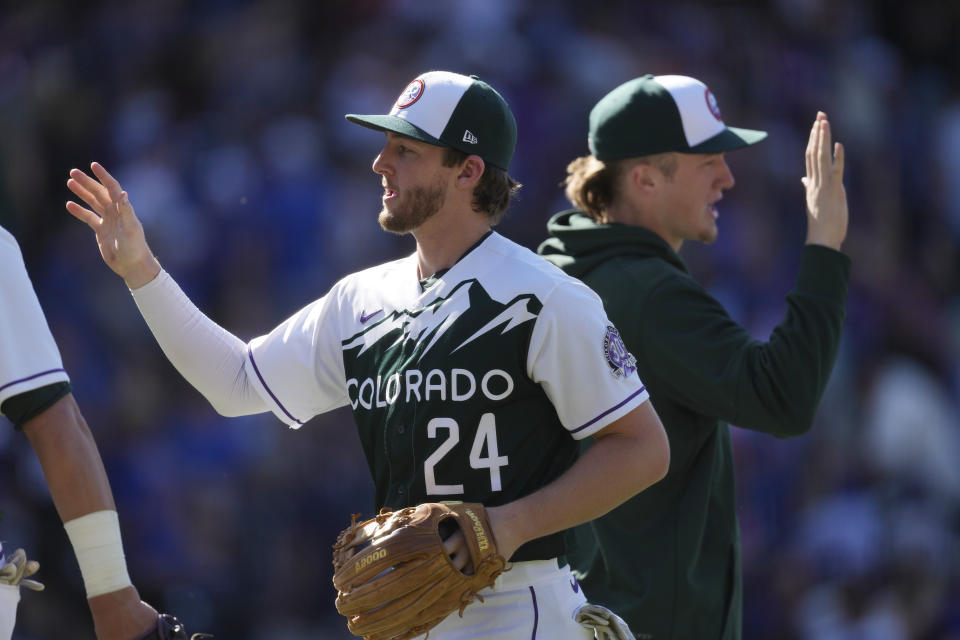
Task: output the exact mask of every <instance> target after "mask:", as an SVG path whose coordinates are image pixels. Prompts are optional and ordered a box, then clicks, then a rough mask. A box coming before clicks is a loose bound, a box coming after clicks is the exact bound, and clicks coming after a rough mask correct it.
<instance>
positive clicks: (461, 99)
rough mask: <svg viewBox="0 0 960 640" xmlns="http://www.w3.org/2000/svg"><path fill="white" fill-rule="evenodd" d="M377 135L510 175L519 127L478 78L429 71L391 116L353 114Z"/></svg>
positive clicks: (504, 104) (402, 97)
mask: <svg viewBox="0 0 960 640" xmlns="http://www.w3.org/2000/svg"><path fill="white" fill-rule="evenodd" d="M346 118H347V120H349V121H350V122H353V123H356V124H359V125H361V126H364V127H367V128H370V129H375V130H377V131H393V132H394V133H400V134H403V135H405V136H409V137H410V138H414V139H415V140H420V141H422V142H427V143H429V144H435V145H438V146H442V147H453V148H454V149H459V150H460V151H463V152H465V153H469V154H476V155H478V156H480V157H481V158H483V160H484V162H489V163H490V164H492V165H494V166H496V167H499V168H501V169H503V170H504V171H506V170H507V169H508V168H509V167H510V160H511V159H512V158H513V152H514V149H515V148H516V146H517V122H516V120H515V119H514V117H513V113H512V112H511V111H510V107H509V106H508V105H507V102H506V100H504V99H503V97H502V96H501V95H500V94H499V93H497V92H496V90H494V88H493V87H491V86H490V85H488V84H487V83H486V82H483V81H482V80H480V79H479V78H477V77H476V76H464V75H460V74H459V73H451V72H449V71H429V72H427V73H424V74H422V75H420V76H418V77H416V78H414V79H413V81H411V82H410V84H408V85H407V87H406V88H405V89H404V90H403V92H401V93H400V97H399V98H397V101H396V102H395V103H394V105H393V108H392V109H391V110H390V113H389V114H387V115H357V114H354V113H348V114H347V115H346Z"/></svg>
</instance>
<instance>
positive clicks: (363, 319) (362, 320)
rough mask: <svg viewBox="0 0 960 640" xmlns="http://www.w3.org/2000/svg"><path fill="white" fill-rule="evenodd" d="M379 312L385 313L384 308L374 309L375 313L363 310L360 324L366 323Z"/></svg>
mask: <svg viewBox="0 0 960 640" xmlns="http://www.w3.org/2000/svg"><path fill="white" fill-rule="evenodd" d="M378 313H383V309H377V310H376V311H374V312H373V313H369V314H367V313H364V312H363V311H361V312H360V324H366V323H367V320H369V319H370V318H372V317H373V316H375V315H377V314H378Z"/></svg>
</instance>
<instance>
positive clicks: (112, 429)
mask: <svg viewBox="0 0 960 640" xmlns="http://www.w3.org/2000/svg"><path fill="white" fill-rule="evenodd" d="M958 26H960V3H957V2H948V1H942V0H915V1H913V2H897V1H894V0H883V1H868V0H849V1H845V2H830V1H829V0H775V1H770V2H759V1H758V2H751V3H733V2H706V1H704V2H701V3H695V2H687V1H677V2H670V3H653V2H649V3H648V2H639V1H635V0H621V1H609V2H603V3H596V2H594V3H588V2H581V1H577V0H563V1H553V2H547V1H545V0H544V1H539V0H482V1H480V2H457V1H454V0H429V1H427V0H423V1H421V0H394V1H390V0H352V1H351V2H308V1H306V0H304V1H302V2H296V1H294V0H269V1H268V0H260V1H255V0H208V1H197V2H187V1H185V0H182V1H181V0H131V1H128V2H110V3H104V2H84V3H79V2H67V1H66V0H32V1H31V2H21V3H15V2H5V3H2V4H0V225H2V226H4V227H6V228H7V229H8V230H10V231H11V232H12V233H13V234H14V235H15V236H16V237H17V238H18V239H19V241H20V243H21V245H22V247H23V251H24V255H25V260H26V263H27V267H28V269H29V271H30V273H31V276H32V278H33V282H34V285H35V287H36V290H37V293H38V295H39V298H40V300H41V303H42V304H43V306H44V308H45V310H46V313H47V317H48V319H49V322H50V325H51V327H52V330H53V333H54V336H55V337H56V339H57V341H58V343H59V345H60V348H61V351H62V354H63V359H64V363H65V366H66V368H67V370H68V371H69V373H70V375H71V377H72V381H73V385H74V393H75V395H76V397H77V399H78V402H79V404H80V406H81V407H82V409H83V411H84V413H85V415H86V418H87V420H88V422H89V423H90V425H91V427H92V429H93V431H94V433H95V435H96V438H97V440H98V443H99V446H100V449H101V452H102V454H103V457H104V459H105V463H106V466H107V470H108V473H109V475H110V479H111V481H112V483H113V489H114V492H115V495H116V499H117V503H118V505H119V511H120V518H121V523H122V527H123V532H124V536H125V547H126V552H127V558H128V561H129V565H130V571H131V575H132V577H133V579H134V582H135V584H136V585H137V586H138V587H139V589H140V592H141V595H142V596H143V597H144V598H145V599H147V600H148V601H150V602H151V603H152V604H154V605H155V606H157V607H158V608H160V609H162V610H166V611H170V612H173V613H175V614H176V615H178V616H179V617H180V618H181V619H182V620H183V621H184V622H186V624H187V626H188V628H189V629H190V630H191V631H210V632H214V633H216V634H217V638H224V639H227V640H245V639H256V640H264V639H266V640H307V639H327V638H329V639H342V638H348V637H350V636H349V635H348V634H347V632H346V630H345V625H344V622H343V620H342V619H341V618H340V617H339V616H338V615H337V614H336V611H335V609H334V607H333V598H334V590H333V588H332V585H331V583H330V575H331V562H330V545H331V544H332V543H333V541H334V539H335V537H336V534H337V532H339V530H340V529H341V528H342V527H343V526H344V525H345V524H346V523H348V522H349V519H350V514H351V513H355V512H363V513H364V514H365V515H370V514H371V511H372V508H373V507H372V488H371V483H370V480H369V477H368V473H367V468H366V463H365V462H364V460H363V458H362V456H361V452H360V447H359V441H358V439H357V437H356V435H355V432H354V428H353V425H352V421H351V416H350V414H349V413H348V412H344V411H337V412H334V413H332V414H328V415H325V416H321V417H318V418H316V419H314V420H313V421H311V422H310V423H308V424H307V425H305V426H304V427H303V428H302V429H300V430H298V431H294V430H290V429H288V428H287V427H285V426H284V425H282V424H281V423H280V422H279V421H278V420H276V419H275V418H274V417H272V416H271V415H261V416H252V417H247V418H239V419H227V418H222V417H220V416H218V415H217V414H216V413H215V412H214V411H213V410H212V409H211V408H210V407H209V405H208V404H207V403H206V401H205V400H204V399H203V398H202V397H201V396H200V395H199V394H198V393H197V392H196V391H194V390H193V389H192V388H191V387H189V386H188V385H187V384H186V383H185V382H184V381H183V380H182V379H181V378H180V376H179V375H178V374H177V373H176V372H175V370H174V369H173V368H172V367H171V366H170V365H169V364H168V362H167V361H166V359H165V358H164V356H163V355H162V353H161V352H160V350H159V348H158V347H157V346H156V344H155V342H154V340H153V338H152V337H151V336H150V334H149V332H148V330H147V328H146V326H145V325H144V323H143V322H142V320H141V319H140V317H139V314H138V312H137V310H136V308H135V305H134V304H133V302H132V300H131V298H130V296H129V294H128V292H127V290H126V288H125V287H124V285H123V282H122V281H121V280H120V279H119V278H118V277H117V276H115V275H114V274H113V273H111V272H110V271H109V270H108V269H107V268H106V267H105V266H104V265H103V263H102V262H101V259H100V257H99V254H98V252H97V249H96V246H95V243H94V240H93V235H92V234H91V233H90V231H89V230H88V229H87V228H86V227H85V226H84V225H83V224H81V223H80V222H78V221H76V220H74V219H73V218H71V217H70V216H69V215H68V214H67V213H66V212H65V211H64V208H63V203H64V202H65V201H66V200H67V199H68V198H70V197H71V194H70V193H69V192H68V191H67V189H66V187H65V181H66V179H67V172H68V171H69V169H71V168H72V167H80V168H88V166H89V163H90V161H92V160H98V161H100V162H102V163H103V164H104V165H105V166H106V167H107V168H108V169H109V170H111V171H112V172H113V173H114V175H116V176H117V177H118V178H119V179H120V181H121V183H122V184H123V185H124V187H125V189H126V190H127V191H128V192H129V193H130V198H131V201H132V203H133V205H134V207H135V208H136V210H137V212H138V214H139V215H140V217H141V218H142V220H143V222H144V224H145V227H146V230H147V236H148V239H149V241H150V243H151V245H152V247H153V249H154V251H155V252H156V253H157V255H158V256H159V258H160V260H161V262H162V263H163V264H164V266H165V267H166V268H167V270H168V271H170V272H171V274H172V275H173V276H174V277H175V278H176V279H177V280H178V281H179V283H180V284H181V286H183V288H184V289H185V290H186V291H187V293H188V294H189V295H190V296H191V297H192V298H193V300H194V301H195V302H196V303H197V304H198V306H199V307H200V308H201V309H202V310H204V311H205V312H206V313H207V314H208V315H210V316H211V317H212V318H213V319H214V320H216V321H217V322H219V323H220V324H222V325H223V326H225V327H227V328H228V329H229V330H231V331H232V332H234V333H235V334H236V335H238V336H240V337H241V338H243V339H250V338H253V337H255V336H257V335H260V334H262V333H266V332H267V331H268V330H269V329H271V328H273V327H274V326H275V325H276V324H277V323H279V322H280V321H282V320H283V319H284V318H286V317H287V316H289V315H290V314H292V313H293V312H294V311H296V310H297V309H299V308H300V307H301V306H303V305H304V304H306V303H308V302H309V301H312V300H314V299H315V298H317V297H319V296H321V295H322V294H323V293H324V292H325V291H326V290H327V289H328V288H329V287H330V286H331V285H332V284H333V283H334V282H335V281H336V280H337V279H338V278H339V277H341V276H343V275H345V274H347V273H349V272H352V271H355V270H357V269H359V268H362V267H366V266H370V265H373V264H376V263H379V262H383V261H385V260H387V259H393V258H396V257H398V256H401V255H404V254H407V253H409V252H410V251H412V249H413V247H414V243H413V240H412V238H409V237H403V238H398V237H394V236H390V235H388V234H386V233H384V232H382V231H381V230H380V228H379V226H378V225H377V222H376V214H377V211H378V210H379V198H380V195H381V189H380V186H379V182H380V181H379V179H378V178H377V177H376V176H375V175H374V174H373V173H372V171H371V169H370V165H371V162H372V160H373V158H374V156H375V155H376V153H377V151H378V150H379V146H380V144H381V138H380V137H379V136H378V135H377V134H375V133H373V132H370V131H368V130H366V129H363V128H360V127H356V126H353V125H350V124H349V123H347V122H346V121H345V120H344V119H343V116H344V114H345V113H348V112H353V113H382V112H385V111H384V110H386V109H388V108H389V107H390V106H391V105H392V103H393V101H394V100H395V98H396V96H397V95H398V94H399V92H400V90H401V89H402V88H403V87H404V86H405V85H406V83H407V82H408V81H409V80H410V79H412V78H413V77H414V76H415V75H417V74H418V73H420V72H422V71H426V70H430V69H445V70H453V71H458V72H462V73H467V74H477V75H479V76H480V77H481V78H482V79H484V80H487V81H489V82H490V83H491V84H493V86H495V87H496V88H497V89H498V90H500V92H501V93H502V94H503V95H504V96H505V97H506V99H507V100H508V102H509V103H510V105H511V106H512V108H513V110H514V113H515V114H516V117H517V121H518V125H519V146H518V151H517V155H516V157H515V159H514V161H513V165H512V167H511V173H512V174H513V175H514V176H515V177H516V178H517V179H518V180H520V181H521V182H522V183H524V185H525V186H524V188H523V190H522V191H521V195H520V197H519V200H518V201H517V203H516V204H515V205H514V206H513V208H512V209H511V211H510V212H509V213H508V214H507V218H506V219H505V220H504V222H503V223H502V224H501V225H500V227H499V230H500V231H501V232H502V233H503V234H504V235H507V236H508V237H511V238H513V239H515V240H517V241H518V242H520V243H521V244H524V245H526V246H528V247H530V248H535V247H536V245H537V244H538V243H539V242H540V241H541V240H542V239H543V238H544V237H545V223H546V221H547V218H548V216H549V215H550V214H551V213H553V212H555V211H557V210H560V209H563V208H566V206H567V205H566V203H565V202H564V199H563V196H562V189H561V188H560V186H559V183H560V182H561V181H562V179H563V177H564V175H565V166H566V163H567V162H568V161H569V160H571V159H572V158H574V157H576V156H578V155H583V154H585V153H587V147H586V128H587V114H588V112H589V109H590V107H591V106H592V105H593V104H594V103H595V102H596V100H597V99H599V97H600V96H602V95H603V94H604V93H606V92H607V91H608V90H610V89H612V88H613V87H614V86H616V85H618V84H620V83H621V82H623V81H626V80H628V79H630V78H632V77H635V76H638V75H642V74H644V73H648V72H649V73H656V74H668V73H677V74H685V75H692V76H695V77H697V78H699V79H701V80H703V81H705V82H706V83H707V84H709V85H710V87H711V88H712V90H713V92H714V93H715V94H716V96H717V98H718V100H719V103H720V108H721V110H722V111H723V114H724V116H725V120H726V121H727V123H728V124H733V125H739V126H745V127H751V128H759V129H765V130H767V131H769V132H770V136H769V138H768V139H767V140H766V141H765V142H763V143H762V144H760V145H757V146H756V147H752V148H750V149H747V150H742V151H738V152H734V153H731V154H728V162H729V164H730V166H731V168H732V170H733V172H734V175H735V176H736V178H737V185H736V187H735V188H734V189H733V190H732V191H730V192H728V194H727V196H726V197H725V199H724V200H723V202H722V203H720V219H719V226H720V237H719V240H718V241H717V242H716V244H714V245H713V246H710V247H702V246H698V245H694V244H692V243H688V246H685V247H684V248H683V251H682V254H683V256H684V258H685V259H686V260H687V261H688V263H689V265H690V267H691V270H692V271H693V272H694V274H695V275H696V276H697V277H698V278H700V279H701V280H702V281H703V282H705V283H706V284H707V285H708V286H709V289H710V290H711V291H712V292H713V293H714V294H715V295H716V296H717V297H718V298H719V299H720V300H721V301H722V302H723V303H724V304H725V305H726V306H727V308H728V309H729V310H730V311H731V314H732V315H733V316H734V318H736V319H737V320H739V321H741V322H742V323H743V324H744V325H745V326H746V327H747V328H748V329H749V330H750V331H751V333H752V334H754V335H755V336H756V337H757V338H758V339H766V338H767V336H768V335H769V332H770V330H771V329H772V327H774V326H775V325H776V324H777V323H778V322H779V320H780V319H781V318H782V316H783V314H784V311H785V306H784V296H785V294H786V293H787V292H788V290H789V289H790V288H791V286H792V283H793V279H794V276H795V273H796V269H797V265H798V258H799V251H800V248H801V246H802V245H803V241H804V237H805V216H804V198H803V190H802V186H801V184H800V177H801V175H802V174H803V172H804V160H803V152H804V147H805V144H806V137H807V133H808V131H809V126H810V123H811V122H812V120H813V118H814V116H815V114H816V112H817V110H818V109H822V110H824V111H826V112H827V113H828V114H829V116H830V119H831V122H832V123H833V130H834V134H835V138H836V139H838V140H840V141H842V142H843V143H844V144H845V145H846V148H847V173H846V178H845V183H846V185H847V190H848V197H849V203H850V232H849V236H848V240H847V242H846V244H845V251H846V252H847V253H849V255H850V256H851V257H852V259H853V275H852V281H851V286H850V298H849V307H848V319H847V324H846V327H845V331H844V339H843V341H842V345H841V351H840V355H839V359H838V362H837V365H836V369H835V371H834V374H833V376H832V379H831V382H830V385H829V388H828V389H827V392H826V395H825V398H824V400H823V403H822V405H821V409H820V412H819V416H818V418H817V421H816V424H815V426H814V428H813V429H812V431H811V432H810V433H809V434H808V435H806V436H803V437H800V438H797V439H793V440H787V441H781V440H776V439H774V438H772V437H768V436H763V435H756V434H753V433H750V432H747V431H743V430H739V429H734V430H733V431H734V443H735V450H736V458H737V476H738V491H739V494H740V507H739V518H740V524H741V528H742V535H743V541H744V558H743V562H744V574H745V585H746V590H745V603H744V608H745V630H744V636H745V638H746V639H747V640H752V639H786V640H813V639H817V640H848V639H849V640H854V639H869V640H888V639H889V640H899V639H908V638H909V639H915V640H935V639H936V640H957V639H958V638H960V357H958V356H960V258H958V251H957V247H958V244H960V44H958V43H960V41H958V39H957V38H956V35H955V33H956V32H957V28H958ZM0 277H3V274H0ZM3 427H4V425H3V424H0V508H2V509H3V513H4V517H3V520H2V521H0V539H2V540H3V542H4V544H5V545H7V546H9V547H10V548H11V549H12V548H15V547H16V546H25V547H27V549H28V550H29V552H30V555H31V556H32V557H36V558H37V559H39V560H40V562H41V563H42V572H41V576H42V578H43V579H44V581H45V582H46V583H47V591H46V592H44V593H41V594H35V593H32V592H27V593H26V594H25V595H24V597H23V601H22V603H21V606H20V621H19V629H18V632H17V634H16V638H18V639H19V640H51V639H54V638H65V637H70V638H78V639H81V640H82V639H87V638H93V632H92V623H91V622H90V618H89V613H88V611H87V609H86V604H85V600H84V597H83V591H82V583H81V580H80V575H79V570H78V568H77V566H76V561H75V560H74V558H73V555H72V552H71V550H70V547H69V544H68V542H67V539H66V535H65V534H64V531H63V529H62V527H61V525H60V523H59V520H58V519H57V517H56V512H55V510H54V509H53V506H52V504H51V502H50V499H49V494H48V491H47V489H46V485H45V483H44V481H43V477H42V474H41V472H40V470H39V465H38V464H37V462H36V458H35V456H34V455H33V453H32V451H31V450H30V448H29V445H28V443H27V442H26V439H25V438H24V437H23V436H22V434H19V433H16V432H15V431H14V430H13V429H12V428H10V427H9V424H6V427H7V428H3Z"/></svg>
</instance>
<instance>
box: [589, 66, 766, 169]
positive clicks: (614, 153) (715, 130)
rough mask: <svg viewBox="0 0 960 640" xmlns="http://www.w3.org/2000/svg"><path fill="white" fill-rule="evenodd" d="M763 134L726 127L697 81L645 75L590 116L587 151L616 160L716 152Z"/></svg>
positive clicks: (603, 101)
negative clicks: (674, 153)
mask: <svg viewBox="0 0 960 640" xmlns="http://www.w3.org/2000/svg"><path fill="white" fill-rule="evenodd" d="M765 137H767V134H766V132H765V131H755V130H751V129H740V128H736V127H728V126H727V125H726V124H724V122H723V116H722V115H721V114H720V106H719V104H718V103H717V99H716V97H715V96H714V95H713V92H712V91H710V89H709V88H708V87H707V85H705V84H704V83H702V82H700V81H699V80H697V79H696V78H690V77H688V76H677V75H665V76H653V75H647V76H643V77H642V78H636V79H634V80H630V81H629V82H625V83H624V84H622V85H620V86H619V87H617V88H616V89H614V90H613V91H611V92H610V93H608V94H607V95H606V96H604V97H603V98H602V99H601V100H600V102H598V103H597V105H596V106H595V107H594V108H593V110H592V111H591V112H590V137H589V144H590V152H591V153H592V154H593V155H594V156H595V157H597V158H599V159H600V160H615V159H620V158H630V157H638V156H646V155H653V154H656V153H665V152H668V151H677V152H680V153H719V152H721V151H731V150H733V149H739V148H740V147H745V146H747V145H751V144H754V143H756V142H759V141H761V140H763V139H764V138H765Z"/></svg>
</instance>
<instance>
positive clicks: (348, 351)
mask: <svg viewBox="0 0 960 640" xmlns="http://www.w3.org/2000/svg"><path fill="white" fill-rule="evenodd" d="M542 308H543V304H542V303H541V302H540V301H539V300H538V299H537V298H536V296H534V295H533V294H524V295H519V296H517V297H515V298H514V299H512V300H509V301H507V302H498V301H496V300H494V299H493V298H491V297H490V295H489V294H488V293H487V292H486V290H484V288H483V286H482V285H481V284H480V283H479V282H478V281H477V280H464V281H463V282H460V283H458V284H457V285H456V286H455V287H454V288H453V290H452V291H450V293H449V294H448V295H447V296H446V297H438V298H437V299H435V300H433V301H431V302H430V303H429V304H427V305H426V306H424V307H423V308H421V309H416V310H398V311H392V312H390V313H388V314H386V315H385V316H383V317H381V318H380V319H378V320H377V322H375V323H373V324H371V325H370V326H369V327H367V328H365V329H364V330H363V331H361V332H359V333H357V334H355V335H353V336H351V337H350V338H347V339H346V340H344V341H343V343H342V348H343V361H344V366H345V369H346V372H347V392H348V395H349V396H350V404H351V406H352V407H353V408H354V409H357V408H358V407H362V408H364V409H368V410H369V409H373V408H385V407H388V406H390V405H393V404H394V403H404V402H429V401H435V400H441V401H447V400H453V401H465V400H469V399H470V398H472V397H474V396H480V395H482V396H484V397H486V398H487V400H489V401H500V400H503V399H505V398H506V397H508V396H509V395H510V394H511V393H512V391H513V390H514V388H515V384H516V381H515V380H514V376H515V375H517V371H516V369H515V368H514V365H515V364H516V363H511V366H508V365H507V364H505V362H510V361H509V358H507V359H505V356H504V354H505V353H518V352H522V353H524V355H525V351H523V349H522V345H524V344H525V341H526V340H528V338H529V333H530V331H529V330H528V331H522V332H521V333H519V334H517V332H516V329H517V328H518V327H529V328H530V330H532V325H531V324H528V323H530V321H531V320H535V319H536V318H537V315H538V314H539V313H540V310H541V309H542ZM524 359H525V358H524ZM508 368H513V369H514V370H513V372H512V374H511V373H510V372H508V371H507V370H506V369H508Z"/></svg>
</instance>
